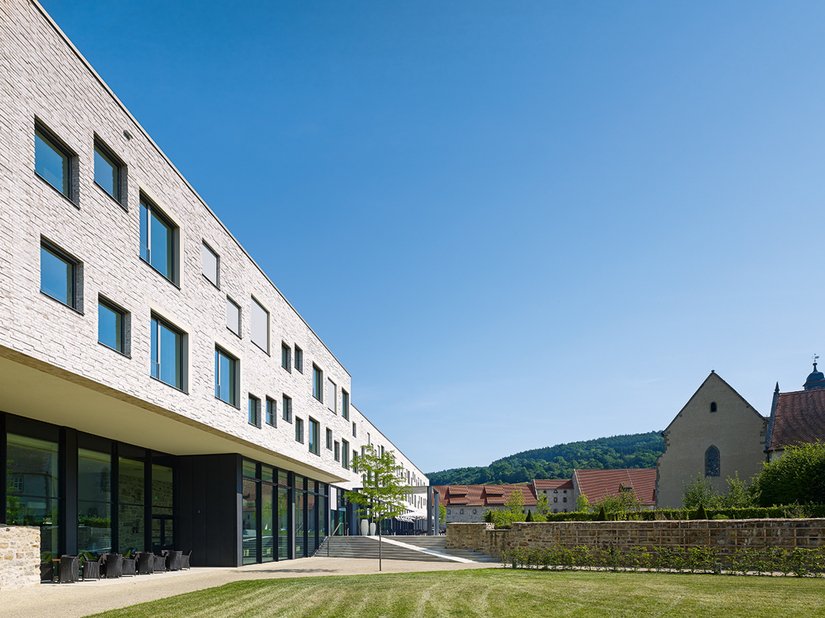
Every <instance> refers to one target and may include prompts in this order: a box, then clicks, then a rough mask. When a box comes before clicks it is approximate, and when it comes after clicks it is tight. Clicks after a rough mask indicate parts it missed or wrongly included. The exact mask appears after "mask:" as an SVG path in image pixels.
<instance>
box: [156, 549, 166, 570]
mask: <svg viewBox="0 0 825 618" xmlns="http://www.w3.org/2000/svg"><path fill="white" fill-rule="evenodd" d="M153 557H154V562H155V573H163V572H164V571H165V570H166V555H165V554H162V555H160V556H158V555H157V554H153Z"/></svg>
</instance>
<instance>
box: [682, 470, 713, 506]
mask: <svg viewBox="0 0 825 618" xmlns="http://www.w3.org/2000/svg"><path fill="white" fill-rule="evenodd" d="M682 504H683V505H684V506H685V508H686V509H697V508H699V506H704V507H705V508H706V509H716V508H719V507H721V506H722V495H721V494H720V493H718V492H717V491H716V490H715V489H713V486H712V485H711V484H710V481H709V480H707V479H706V478H705V477H704V476H702V475H701V474H700V475H698V476H697V477H696V480H694V481H692V482H690V483H688V484H687V485H686V486H685V493H684V496H683V498H682Z"/></svg>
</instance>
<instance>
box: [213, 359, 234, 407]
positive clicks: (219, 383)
mask: <svg viewBox="0 0 825 618" xmlns="http://www.w3.org/2000/svg"><path fill="white" fill-rule="evenodd" d="M215 397H217V398H218V399H220V400H221V401H224V402H226V403H228V404H229V405H231V406H235V407H236V408H237V407H238V359H237V358H235V357H234V356H232V355H230V354H229V353H228V352H225V351H224V350H222V349H221V348H218V347H216V348H215Z"/></svg>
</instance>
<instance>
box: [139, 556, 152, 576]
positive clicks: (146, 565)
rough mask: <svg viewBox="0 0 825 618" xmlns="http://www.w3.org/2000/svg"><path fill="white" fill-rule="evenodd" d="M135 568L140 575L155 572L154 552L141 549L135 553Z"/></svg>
mask: <svg viewBox="0 0 825 618" xmlns="http://www.w3.org/2000/svg"><path fill="white" fill-rule="evenodd" d="M137 569H138V573H139V574H141V575H151V574H152V573H154V572H155V554H153V553H152V552H148V551H142V552H140V553H138V555H137Z"/></svg>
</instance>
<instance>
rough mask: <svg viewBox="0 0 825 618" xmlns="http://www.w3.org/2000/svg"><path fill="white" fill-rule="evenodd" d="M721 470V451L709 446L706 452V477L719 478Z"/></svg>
mask: <svg viewBox="0 0 825 618" xmlns="http://www.w3.org/2000/svg"><path fill="white" fill-rule="evenodd" d="M721 468H722V466H721V461H720V456H719V449H718V448H716V447H715V446H709V447H708V450H706V451H705V476H719V474H720V472H721Z"/></svg>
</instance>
